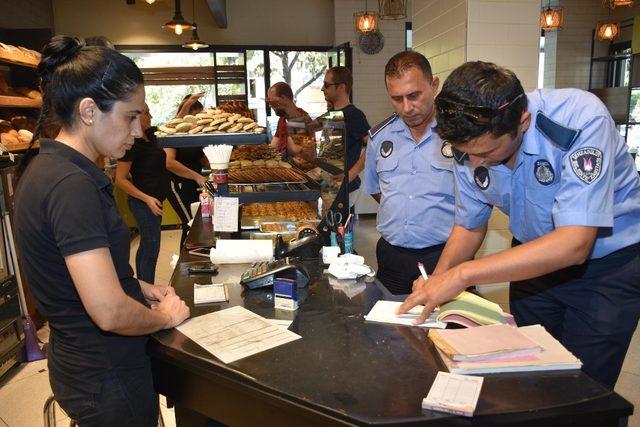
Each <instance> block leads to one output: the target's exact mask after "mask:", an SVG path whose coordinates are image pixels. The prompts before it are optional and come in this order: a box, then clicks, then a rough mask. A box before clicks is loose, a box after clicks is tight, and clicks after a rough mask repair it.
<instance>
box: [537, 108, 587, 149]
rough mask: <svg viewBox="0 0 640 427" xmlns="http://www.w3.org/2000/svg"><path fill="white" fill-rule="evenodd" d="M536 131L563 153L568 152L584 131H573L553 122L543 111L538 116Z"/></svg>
mask: <svg viewBox="0 0 640 427" xmlns="http://www.w3.org/2000/svg"><path fill="white" fill-rule="evenodd" d="M536 129H538V130H539V131H540V133H542V134H543V135H544V136H545V137H546V138H547V139H548V140H550V141H551V142H553V143H554V144H555V145H557V146H558V148H560V149H561V150H562V151H568V150H569V149H570V148H571V146H572V145H573V143H574V142H576V139H578V136H580V132H582V129H572V128H569V127H566V126H563V125H561V124H560V123H558V122H555V121H553V120H551V119H550V118H549V117H547V116H545V115H544V114H543V113H542V111H538V113H537V114H536Z"/></svg>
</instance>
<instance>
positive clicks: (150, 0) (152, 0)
mask: <svg viewBox="0 0 640 427" xmlns="http://www.w3.org/2000/svg"><path fill="white" fill-rule="evenodd" d="M144 1H146V2H147V3H149V4H154V3H155V2H156V0H144Z"/></svg>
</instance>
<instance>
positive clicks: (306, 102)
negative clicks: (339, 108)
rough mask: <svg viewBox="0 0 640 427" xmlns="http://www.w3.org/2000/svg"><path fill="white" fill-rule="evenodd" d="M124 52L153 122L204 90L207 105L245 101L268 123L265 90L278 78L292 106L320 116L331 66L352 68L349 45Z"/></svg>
mask: <svg viewBox="0 0 640 427" xmlns="http://www.w3.org/2000/svg"><path fill="white" fill-rule="evenodd" d="M135 49H139V47H135ZM169 49H171V47H169ZM123 53H124V54H125V55H127V56H129V57H130V58H132V59H133V61H134V62H135V63H136V65H138V67H140V68H141V69H142V72H143V74H144V77H145V88H146V92H147V103H148V104H149V107H150V109H151V113H152V115H153V116H154V117H153V120H152V122H153V124H154V125H156V124H161V123H166V122H167V121H168V120H170V119H171V118H173V117H174V115H175V113H176V110H177V108H178V105H179V104H180V102H181V101H182V99H183V98H184V96H185V95H187V94H191V93H196V92H205V93H206V96H205V97H204V98H203V103H204V105H205V107H210V106H216V105H219V104H222V103H225V102H228V101H232V100H243V101H246V102H247V106H248V107H249V109H250V110H252V111H253V113H254V115H255V117H256V120H257V121H258V123H261V124H267V115H269V114H271V115H272V114H273V112H272V111H270V109H269V107H268V105H267V102H266V91H267V88H268V87H269V86H270V85H272V84H274V83H276V82H279V81H285V82H287V83H288V84H289V85H290V86H291V88H292V90H293V93H294V99H295V102H296V105H298V106H299V107H300V108H302V109H304V110H305V111H307V112H308V113H309V114H310V115H311V116H318V115H320V114H323V113H325V112H326V111H327V105H326V101H325V99H324V94H323V93H322V90H321V89H322V83H323V80H324V74H325V72H326V70H327V68H328V67H329V66H330V65H329V64H330V63H331V65H338V64H339V65H343V66H346V67H349V68H351V48H350V47H349V45H348V44H344V45H340V46H337V47H335V48H329V47H327V48H317V50H306V49H304V48H298V47H291V48H283V47H255V48H251V47H249V48H247V49H246V50H245V49H244V48H242V49H230V50H216V51H211V50H210V51H206V52H203V51H198V52H190V51H179V52H174V51H161V52H140V51H136V52H127V48H126V47H123ZM270 120H271V119H270Z"/></svg>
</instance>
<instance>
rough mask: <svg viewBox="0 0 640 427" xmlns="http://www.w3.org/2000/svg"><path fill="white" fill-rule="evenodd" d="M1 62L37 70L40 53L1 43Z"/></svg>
mask: <svg viewBox="0 0 640 427" xmlns="http://www.w3.org/2000/svg"><path fill="white" fill-rule="evenodd" d="M0 62H4V63H7V64H12V65H22V66H24V67H31V68H36V67H37V66H38V64H39V63H40V53H38V52H36V51H34V50H31V49H27V48H24V47H20V46H12V45H10V44H5V43H0Z"/></svg>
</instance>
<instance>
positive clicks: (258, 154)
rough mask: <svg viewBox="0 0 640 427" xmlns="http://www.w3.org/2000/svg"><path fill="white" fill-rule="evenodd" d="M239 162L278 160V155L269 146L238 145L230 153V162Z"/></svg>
mask: <svg viewBox="0 0 640 427" xmlns="http://www.w3.org/2000/svg"><path fill="white" fill-rule="evenodd" d="M241 160H245V161H252V160H280V155H279V154H278V152H277V151H276V150H275V149H273V148H271V146H270V145H269V144H260V145H239V146H237V147H235V148H234V149H233V151H232V152H231V161H232V162H233V161H241Z"/></svg>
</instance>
